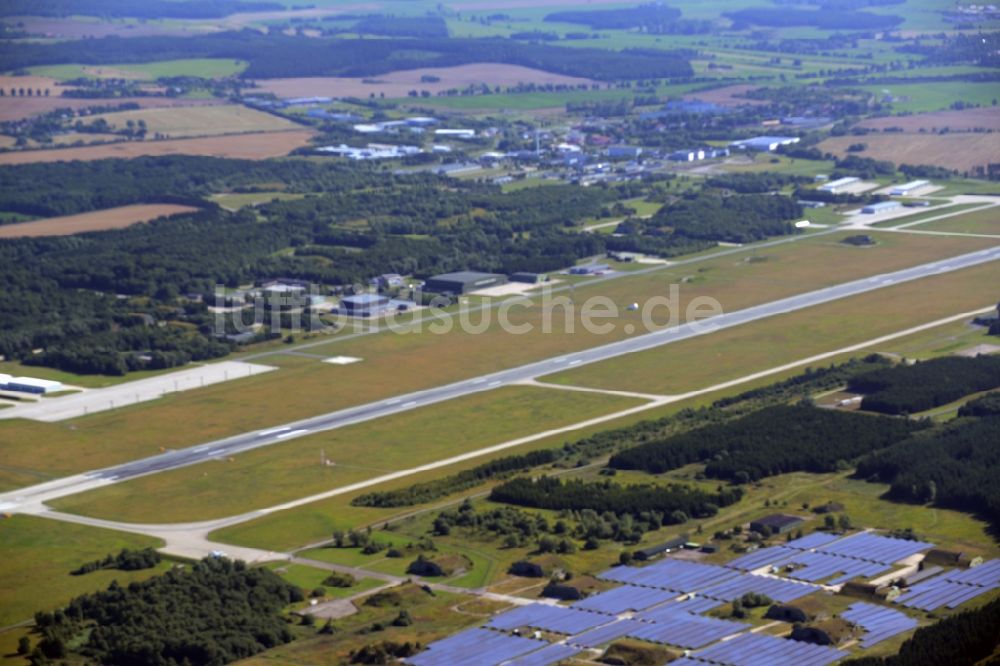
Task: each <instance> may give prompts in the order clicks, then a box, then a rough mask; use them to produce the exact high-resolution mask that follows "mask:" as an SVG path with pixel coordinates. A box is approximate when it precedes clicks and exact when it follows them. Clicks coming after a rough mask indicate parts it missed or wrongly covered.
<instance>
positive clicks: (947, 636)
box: [843, 599, 1000, 666]
mask: <svg viewBox="0 0 1000 666" xmlns="http://www.w3.org/2000/svg"><path fill="white" fill-rule="evenodd" d="M997 627H1000V599H994V600H993V601H991V602H990V603H988V604H986V605H985V606H983V607H981V608H977V609H975V610H968V611H963V612H961V613H958V614H957V615H952V616H950V617H946V618H944V619H943V620H941V621H939V622H935V623H934V624H931V625H929V626H926V627H920V628H919V629H917V631H916V632H915V633H914V634H913V636H911V637H910V638H908V639H906V642H905V643H903V645H902V646H900V648H899V652H898V653H897V654H894V655H891V656H888V657H861V658H859V659H850V660H848V661H845V662H843V663H844V665H845V666H941V664H952V665H953V666H966V665H971V664H996V663H997V662H996V658H995V656H996V652H997V647H998V646H1000V632H998V631H997ZM991 655H992V656H993V658H991Z"/></svg>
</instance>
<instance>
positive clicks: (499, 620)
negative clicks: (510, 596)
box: [486, 604, 612, 634]
mask: <svg viewBox="0 0 1000 666" xmlns="http://www.w3.org/2000/svg"><path fill="white" fill-rule="evenodd" d="M611 621H612V618H611V617H609V616H607V615H602V614H599V613H589V612H587V611H583V610H577V609H576V608H566V607H564V606H550V605H548V604H529V605H527V606H520V607H518V608H515V609H513V610H509V611H507V612H506V613H501V614H500V615H497V616H496V617H494V618H493V619H492V620H490V622H489V624H487V625H486V626H488V627H492V628H493V629H516V628H517V627H533V628H535V629H543V630H545V631H552V632H555V633H557V634H578V633H580V632H581V631H587V630H588V629H593V628H594V627H598V626H600V625H602V624H607V623H608V622H611Z"/></svg>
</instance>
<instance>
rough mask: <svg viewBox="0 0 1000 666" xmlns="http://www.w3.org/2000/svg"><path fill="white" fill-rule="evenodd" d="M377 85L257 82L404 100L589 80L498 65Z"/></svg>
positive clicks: (298, 92)
mask: <svg viewBox="0 0 1000 666" xmlns="http://www.w3.org/2000/svg"><path fill="white" fill-rule="evenodd" d="M422 76H436V77H439V78H440V79H441V80H440V81H437V82H435V83H422V82H421V81H420V77H422ZM371 78H372V79H374V80H377V81H378V83H364V82H363V79H360V78H345V77H318V78H296V79H270V80H267V81H260V82H259V85H260V90H263V91H266V92H272V93H274V94H275V95H277V96H278V97H303V96H312V95H324V96H329V97H368V95H369V94H371V93H375V94H379V93H385V96H386V97H406V94H407V93H408V92H410V91H411V90H427V91H429V92H431V93H437V92H439V91H442V90H449V89H451V88H465V87H466V86H469V85H478V84H482V83H486V84H489V85H491V86H513V85H516V84H518V83H535V84H554V85H578V84H584V83H586V84H589V83H590V82H591V81H590V79H582V78H578V77H575V76H563V75H561V74H552V73H550V72H544V71H542V70H540V69H532V68H530V67H521V66H519V65H502V64H499V63H490V62H485V63H474V64H470V65H458V66H456V67H428V68H424V69H411V70H405V71H398V72H390V73H388V74H382V75H380V76H377V77H371Z"/></svg>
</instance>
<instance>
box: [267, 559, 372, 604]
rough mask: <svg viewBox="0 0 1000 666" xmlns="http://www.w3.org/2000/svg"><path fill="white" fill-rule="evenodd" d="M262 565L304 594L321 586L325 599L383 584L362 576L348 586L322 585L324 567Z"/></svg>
mask: <svg viewBox="0 0 1000 666" xmlns="http://www.w3.org/2000/svg"><path fill="white" fill-rule="evenodd" d="M264 566H265V567H266V568H267V569H270V570H271V571H273V572H275V573H276V574H278V575H279V576H281V577H282V578H283V579H284V580H286V581H287V582H289V583H291V584H292V585H295V586H296V587H298V588H300V589H301V590H302V591H303V592H304V593H305V594H306V596H309V593H310V592H312V591H313V590H314V589H316V588H317V587H322V588H324V589H325V590H326V594H325V595H323V596H324V598H325V599H343V598H344V597H350V596H354V595H355V594H360V593H362V592H365V591H367V590H371V589H372V588H376V587H378V586H379V585H383V583H382V581H380V580H377V579H375V578H362V579H361V580H359V581H357V582H356V583H355V584H354V585H352V586H350V587H332V586H330V585H323V581H324V580H326V579H327V577H329V575H330V572H329V571H326V570H325V569H319V568H317V567H311V566H308V565H305V564H295V563H288V562H270V563H268V564H265V565H264Z"/></svg>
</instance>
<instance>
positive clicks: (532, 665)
mask: <svg viewBox="0 0 1000 666" xmlns="http://www.w3.org/2000/svg"><path fill="white" fill-rule="evenodd" d="M579 652H580V648H576V647H572V646H570V645H566V644H564V643H552V644H550V645H548V646H547V647H543V648H542V649H541V650H539V651H538V652H532V653H531V654H527V655H525V656H523V657H517V658H516V659H511V660H510V661H507V662H504V664H505V666H549V664H557V663H559V662H560V661H562V660H563V659H569V658H570V657H572V656H574V655H576V654H579Z"/></svg>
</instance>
